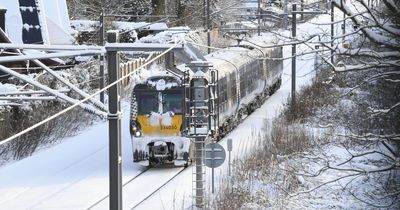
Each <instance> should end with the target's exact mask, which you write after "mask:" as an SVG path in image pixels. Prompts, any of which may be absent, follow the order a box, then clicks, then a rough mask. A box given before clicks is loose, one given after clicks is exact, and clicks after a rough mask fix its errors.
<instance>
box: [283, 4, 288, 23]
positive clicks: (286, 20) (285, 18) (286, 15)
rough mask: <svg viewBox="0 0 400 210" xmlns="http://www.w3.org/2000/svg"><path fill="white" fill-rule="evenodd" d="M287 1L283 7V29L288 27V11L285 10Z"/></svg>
mask: <svg viewBox="0 0 400 210" xmlns="http://www.w3.org/2000/svg"><path fill="white" fill-rule="evenodd" d="M287 1H288V0H285V6H284V12H285V15H284V16H283V28H284V29H286V27H287V25H288V9H287V5H288V2H287Z"/></svg>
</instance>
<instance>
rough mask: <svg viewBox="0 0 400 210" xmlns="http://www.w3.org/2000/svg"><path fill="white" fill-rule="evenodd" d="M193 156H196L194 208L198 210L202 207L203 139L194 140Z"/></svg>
mask: <svg viewBox="0 0 400 210" xmlns="http://www.w3.org/2000/svg"><path fill="white" fill-rule="evenodd" d="M194 141H195V153H196V154H195V155H196V160H195V161H196V199H195V200H196V206H197V207H199V208H202V207H203V197H204V191H203V184H204V182H203V178H204V177H203V173H204V172H203V163H202V161H203V150H204V138H201V137H200V138H195V140H194Z"/></svg>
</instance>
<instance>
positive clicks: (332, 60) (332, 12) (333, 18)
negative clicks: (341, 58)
mask: <svg viewBox="0 0 400 210" xmlns="http://www.w3.org/2000/svg"><path fill="white" fill-rule="evenodd" d="M334 10H335V8H334V4H333V1H331V48H332V50H331V63H332V64H333V62H334V59H333V40H334V37H333V36H334V33H335V31H334V28H333V26H334V24H333V22H334V21H335V16H334Z"/></svg>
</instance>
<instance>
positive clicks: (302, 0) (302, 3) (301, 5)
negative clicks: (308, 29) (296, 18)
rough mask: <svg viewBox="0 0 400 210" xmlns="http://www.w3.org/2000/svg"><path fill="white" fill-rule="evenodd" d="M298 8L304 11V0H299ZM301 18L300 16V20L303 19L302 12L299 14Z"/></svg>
mask: <svg viewBox="0 0 400 210" xmlns="http://www.w3.org/2000/svg"><path fill="white" fill-rule="evenodd" d="M300 10H301V12H303V11H304V0H301V4H300ZM300 17H301V18H300V20H302V21H303V20H304V14H303V13H301V16H300Z"/></svg>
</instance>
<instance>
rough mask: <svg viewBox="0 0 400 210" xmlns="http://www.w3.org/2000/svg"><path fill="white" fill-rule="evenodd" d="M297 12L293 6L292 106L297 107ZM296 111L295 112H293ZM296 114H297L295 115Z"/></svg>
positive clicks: (294, 5)
mask: <svg viewBox="0 0 400 210" xmlns="http://www.w3.org/2000/svg"><path fill="white" fill-rule="evenodd" d="M296 10H297V5H296V4H293V5H292V42H293V45H292V105H293V107H294V108H295V107H296V105H295V104H296ZM292 111H295V110H292ZM293 114H295V113H293Z"/></svg>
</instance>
